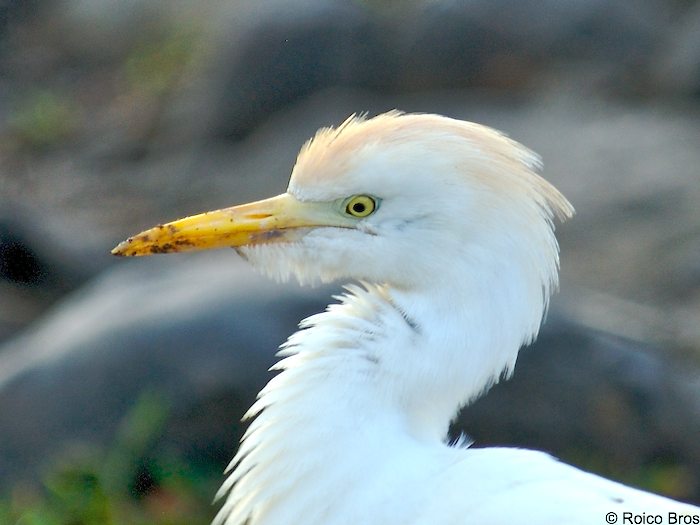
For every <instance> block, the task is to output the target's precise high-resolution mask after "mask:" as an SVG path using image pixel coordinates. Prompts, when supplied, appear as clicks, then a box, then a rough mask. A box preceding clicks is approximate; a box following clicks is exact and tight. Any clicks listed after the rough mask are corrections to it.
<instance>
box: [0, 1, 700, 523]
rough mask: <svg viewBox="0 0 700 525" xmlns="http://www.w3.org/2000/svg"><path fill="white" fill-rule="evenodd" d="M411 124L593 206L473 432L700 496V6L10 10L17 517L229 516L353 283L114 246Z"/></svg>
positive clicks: (3, 307)
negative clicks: (244, 439)
mask: <svg viewBox="0 0 700 525" xmlns="http://www.w3.org/2000/svg"><path fill="white" fill-rule="evenodd" d="M393 108H399V109H402V110H404V111H420V112H437V113H442V114H445V115H449V116H452V117H456V118H461V119H467V120H474V121H477V122H480V123H484V124H488V125H491V126H494V127H496V128H499V129H501V130H503V131H504V132H506V133H507V134H509V135H510V136H512V137H513V138H515V139H516V140H518V141H521V142H523V143H525V144H526V145H528V146H529V147H531V148H532V149H534V150H536V151H538V152H539V153H540V154H541V155H542V156H543V157H544V162H545V176H546V177H547V178H548V179H549V180H550V181H552V182H553V183H554V184H555V185H556V186H557V187H559V188H560V189H561V190H562V191H563V193H564V194H565V195H567V196H568V197H569V199H570V200H571V201H572V202H573V204H574V206H575V207H576V209H577V212H578V213H577V216H576V217H575V218H574V220H572V221H571V222H570V223H568V224H566V225H564V226H563V227H561V228H560V229H559V238H560V240H561V246H562V253H563V255H562V279H561V292H560V293H559V294H558V295H557V296H556V298H555V300H554V303H553V307H552V309H551V312H550V314H549V318H548V321H547V324H546V326H545V328H544V329H543V332H542V335H541V338H540V340H539V341H538V343H536V344H535V345H533V346H532V347H530V348H527V349H525V350H523V351H522V352H521V357H520V360H519V364H518V367H517V369H516V374H515V377H514V379H513V380H512V381H509V382H507V383H503V384H501V385H498V386H497V387H496V388H494V389H493V390H492V391H491V392H490V393H489V395H488V396H486V397H485V398H484V399H482V400H480V401H479V402H477V403H476V404H475V405H474V406H473V407H470V408H468V409H467V410H465V411H464V412H463V413H462V414H461V415H460V417H459V418H458V420H457V421H456V422H455V429H454V432H455V433H458V432H460V431H464V432H466V433H467V434H468V435H470V436H471V437H472V438H473V439H474V440H475V441H476V446H489V445H513V446H520V447H530V448H536V449H540V450H546V451H548V452H550V453H552V454H555V455H557V456H559V457H561V458H563V459H565V460H566V461H568V462H571V463H574V464H576V465H579V466H581V467H583V468H586V469H588V470H592V471H595V472H599V473H601V474H603V475H605V476H608V477H612V478H614V479H618V480H622V481H624V482H625V483H629V484H632V485H635V486H640V487H644V488H646V489H649V490H653V491H656V492H660V493H663V494H667V495H670V496H672V497H674V498H677V499H682V500H686V501H691V502H695V503H696V504H698V503H700V286H699V285H700V205H699V204H698V203H700V3H699V2H696V1H694V0H575V1H571V0H569V1H562V0H544V1H543V0H538V1H535V0H461V1H458V0H452V1H448V0H444V1H440V0H406V1H399V0H297V1H290V0H256V1H243V0H239V1H236V0H205V1H199V2H195V1H192V0H170V1H166V0H124V1H121V2H112V1H109V0H4V1H0V523H2V524H4V523H21V524H45V523H46V524H93V523H94V524H97V523H99V524H105V523H106V524H121V523H129V524H139V523H143V524H152V523H155V524H166V523H167V524H185V523H187V524H199V523H208V521H209V520H210V519H211V517H212V516H213V514H214V513H215V507H212V506H211V497H212V495H213V494H214V491H215V489H216V488H217V486H218V485H219V483H220V482H221V481H222V479H223V478H222V474H221V472H222V470H223V467H224V466H225V464H226V463H227V462H228V460H229V459H230V458H231V457H232V456H233V454H234V452H235V449H236V443H237V440H238V438H239V437H240V434H241V429H242V426H241V424H240V423H239V419H240V417H241V416H242V414H243V412H244V411H245V409H246V408H247V406H248V405H249V403H250V402H251V401H252V399H253V398H254V395H255V393H256V392H257V391H258V390H259V388H260V387H261V386H262V385H263V384H264V383H265V382H266V381H267V380H268V379H269V377H270V376H269V374H268V373H267V372H266V369H267V367H268V366H269V365H270V364H271V363H272V362H273V354H274V351H275V349H276V347H277V346H278V345H279V344H280V343H282V342H283V341H284V339H285V338H286V336H287V335H288V334H290V333H291V332H292V331H293V330H294V329H295V326H296V323H297V322H298V320H299V319H301V318H302V317H303V316H305V315H309V314H311V313H313V312H316V311H319V310H320V309H321V308H323V307H324V306H325V305H326V304H327V301H328V297H329V294H330V293H331V292H332V291H333V290H334V289H333V288H331V289H328V288H324V289H313V290H306V289H300V288H298V287H296V286H294V285H292V284H290V285H286V286H277V285H273V284H270V283H268V282H266V281H265V280H263V279H261V278H259V277H257V276H255V275H254V274H253V273H251V271H250V270H249V269H248V268H247V267H246V266H245V265H244V264H242V263H241V262H240V261H239V260H238V258H237V256H236V255H235V254H234V253H233V252H232V251H227V250H223V251H221V252H217V253H212V254H196V255H182V256H178V257H162V258H161V257H158V258H149V259H144V260H117V259H115V258H112V257H111V256H110V255H109V250H110V249H111V248H112V247H113V246H114V245H115V244H116V243H117V242H119V241H120V240H122V239H124V238H125V237H127V236H129V235H131V234H134V233H136V232H138V231H141V230H143V229H144V228H147V227H150V226H152V225H153V224H155V223H158V222H162V221H164V220H169V219H173V218H177V217H180V216H184V215H188V214H192V213H195V212H199V211H203V210H208V209H214V208H218V207H223V206H228V205H232V204H236V203H240V202H245V201H247V200H250V199H255V198H262V197H265V196H269V195H272V194H277V193H280V192H282V191H283V190H284V188H285V186H286V182H287V179H288V176H289V173H290V170H291V167H292V165H293V163H294V159H295V155H296V152H297V151H298V148H299V147H300V145H301V144H302V143H303V142H304V141H305V140H306V139H307V138H309V137H310V136H311V135H312V134H313V132H314V131H315V130H316V129H317V128H318V127H320V126H325V125H332V124H337V123H339V122H341V121H342V120H343V119H344V118H345V117H346V116H347V115H349V114H350V113H353V112H368V113H369V114H370V115H374V114H376V113H379V112H382V111H385V110H389V109H393Z"/></svg>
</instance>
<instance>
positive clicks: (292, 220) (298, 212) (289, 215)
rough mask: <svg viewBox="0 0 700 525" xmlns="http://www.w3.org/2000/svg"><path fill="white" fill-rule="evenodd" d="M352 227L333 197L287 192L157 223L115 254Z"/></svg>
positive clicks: (291, 237)
mask: <svg viewBox="0 0 700 525" xmlns="http://www.w3.org/2000/svg"><path fill="white" fill-rule="evenodd" d="M323 226H329V227H336V228H352V227H353V226H354V221H353V220H352V219H350V218H349V217H344V216H343V215H342V214H341V213H339V212H338V211H337V209H336V206H334V203H333V202H302V201H298V200H297V199H295V198H294V197H293V196H292V195H290V194H288V193H283V194H282V195H278V196H277V197H272V198H270V199H265V200H261V201H257V202H251V203H250V204H242V205H240V206H233V207H231V208H224V209H222V210H216V211H210V212H206V213H201V214H199V215H193V216H191V217H186V218H184V219H180V220H177V221H173V222H169V223H167V224H159V225H158V226H155V227H153V228H151V229H150V230H146V231H144V232H141V233H139V234H138V235H135V236H134V237H130V238H128V239H127V240H125V241H123V242H121V243H119V245H117V246H116V247H115V248H114V249H113V250H112V254H114V255H123V256H139V255H152V254H154V253H171V252H186V251H191V250H207V249H210V248H222V247H235V246H245V245H252V244H263V243H272V242H289V241H294V240H297V239H299V238H301V237H302V236H303V235H304V234H305V233H306V232H308V229H309V228H314V227H323Z"/></svg>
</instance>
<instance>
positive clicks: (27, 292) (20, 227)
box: [0, 202, 106, 340]
mask: <svg viewBox="0 0 700 525" xmlns="http://www.w3.org/2000/svg"><path fill="white" fill-rule="evenodd" d="M80 237H81V236H80V235H72V234H71V232H70V230H69V229H68V227H67V226H66V225H65V224H62V223H61V221H60V220H59V219H57V218H56V217H51V216H50V214H49V213H47V211H46V210H44V209H41V208H38V207H37V208H31V207H29V206H22V205H19V204H17V203H9V202H4V203H2V205H0V289H1V290H2V294H1V296H0V340H3V339H6V338H7V337H8V336H9V335H10V334H11V333H13V332H14V331H16V330H18V329H19V328H21V327H22V326H23V325H25V324H27V323H28V322H30V321H31V320H32V319H33V318H34V317H36V316H37V315H38V314H39V313H40V312H41V311H43V310H44V309H46V308H47V307H48V306H49V305H50V304H51V303H52V302H53V301H55V300H56V299H57V298H58V297H60V296H61V295H63V294H65V293H66V292H68V291H69V290H72V289H74V288H75V287H77V286H78V285H79V284H81V283H83V282H84V281H86V280H87V279H88V278H89V277H91V276H93V275H95V274H96V273H97V272H98V271H99V270H100V269H101V268H102V267H103V266H104V264H106V262H105V259H106V258H100V257H94V256H91V255H92V254H91V253H90V250H89V248H87V247H86V246H85V245H83V244H82V243H81V242H80Z"/></svg>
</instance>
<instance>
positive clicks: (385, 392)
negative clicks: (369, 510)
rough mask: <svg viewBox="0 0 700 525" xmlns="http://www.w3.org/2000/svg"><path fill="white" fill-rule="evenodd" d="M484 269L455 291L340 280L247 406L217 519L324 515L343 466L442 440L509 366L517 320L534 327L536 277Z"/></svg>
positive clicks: (337, 502)
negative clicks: (342, 288)
mask: <svg viewBox="0 0 700 525" xmlns="http://www.w3.org/2000/svg"><path fill="white" fill-rule="evenodd" d="M511 268H512V267H511ZM511 273H513V271H512V269H511ZM493 275H494V276H496V275H497V276H498V277H497V279H498V281H499V284H500V285H499V286H495V285H494V284H495V283H494V282H493V281H492V280H491V279H481V280H472V281H469V280H466V281H465V279H464V277H462V283H461V286H460V287H459V288H458V289H455V286H454V285H453V284H451V283H453V282H455V281H454V278H455V276H449V275H445V276H443V277H444V278H443V279H441V281H443V282H444V283H445V285H444V288H443V289H438V290H434V291H433V293H431V294H426V293H425V290H422V289H420V290H399V289H396V288H392V287H389V286H376V285H365V287H364V288H360V287H357V286H349V287H348V291H349V294H347V295H345V296H343V297H342V298H341V303H340V304H337V305H332V306H330V307H329V308H328V310H327V311H326V312H324V313H321V314H318V315H315V316H312V317H310V318H308V319H307V320H305V321H304V322H303V323H302V328H303V330H301V331H299V332H297V333H296V334H294V335H293V336H292V337H291V338H290V339H289V341H288V342H287V343H286V344H285V345H284V346H283V347H282V350H281V352H280V355H281V356H283V357H284V359H283V360H282V361H280V362H279V363H278V364H277V365H276V367H275V368H276V369H278V370H282V372H281V373H280V374H278V375H277V376H276V377H275V378H273V379H272V380H271V381H270V383H269V384H268V385H267V386H266V387H265V388H264V389H263V391H262V392H261V394H260V397H259V400H258V401H257V402H256V403H255V405H253V407H251V409H250V411H249V412H248V414H247V415H246V417H255V419H254V420H253V422H252V423H251V425H250V427H249V429H248V431H247V433H246V435H245V437H244V440H243V442H242V445H241V447H240V449H239V452H238V454H237V455H236V457H235V458H234V459H233V461H232V463H231V466H230V468H232V472H231V474H230V476H229V478H228V479H227V481H226V483H225V484H224V485H223V487H222V488H221V491H220V496H223V495H225V494H228V496H227V499H226V503H225V505H224V506H223V507H222V509H221V511H220V514H219V516H218V520H219V521H217V522H215V523H220V524H221V523H225V524H226V525H232V524H237V523H247V522H246V520H250V522H249V523H250V524H251V525H264V524H268V523H270V524H272V523H282V522H288V523H302V522H306V523H316V522H318V523H324V522H328V523H330V522H331V521H330V517H329V516H330V515H331V514H328V515H326V514H325V513H331V511H332V512H333V513H339V515H343V514H342V511H341V510H339V509H342V507H343V505H345V502H344V499H345V498H344V494H346V493H347V491H346V490H343V487H344V486H345V485H346V484H349V483H350V484H351V483H353V481H354V480H353V476H352V473H355V472H358V471H365V469H366V471H371V470H373V469H377V468H378V467H379V466H380V465H382V464H383V463H386V462H390V458H391V457H392V454H394V453H395V451H396V450H398V449H403V448H405V446H420V447H426V446H427V447H439V446H442V443H443V440H444V438H445V435H446V433H447V429H448V425H449V422H450V420H451V419H452V418H453V417H454V416H455V414H456V412H457V410H458V409H459V408H460V406H462V405H463V404H465V403H466V402H468V401H470V400H472V399H474V398H475V397H477V396H478V395H479V394H480V393H482V392H483V391H484V390H485V389H486V388H487V387H488V386H490V385H491V384H493V383H494V382H496V381H497V380H498V378H499V377H500V376H501V375H502V374H503V373H504V372H506V373H508V372H510V370H512V367H513V366H514V363H515V359H516V357H517V352H518V349H519V347H520V346H521V344H522V343H523V342H524V341H526V340H529V339H530V338H532V337H533V336H534V333H532V331H531V329H529V328H526V327H529V326H532V325H533V323H534V320H535V318H536V321H537V322H536V323H535V324H534V325H535V326H539V321H540V319H541V315H542V311H543V309H544V301H543V299H542V297H543V295H542V287H543V284H542V283H541V282H529V281H528V280H525V281H523V280H522V276H521V275H520V273H519V272H515V273H514V274H513V275H508V271H507V268H506V267H505V266H504V268H503V271H497V272H494V274H493ZM511 281H512V282H511ZM433 284H434V286H439V283H438V282H434V283H433ZM504 284H505V285H507V286H504ZM513 286H514V287H515V290H513V289H512V287H513ZM533 293H535V294H536V295H537V296H538V297H540V302H541V308H540V309H539V312H535V313H533V308H532V302H529V305H528V304H526V302H528V301H531V298H532V295H533ZM518 301H520V303H522V304H519V303H518ZM528 306H529V307H528ZM534 309H536V308H534ZM513 312H515V313H516V315H513ZM494 325H497V328H498V329H496V326H494ZM397 327H399V328H397ZM428 327H430V328H429V329H428ZM535 330H536V328H535ZM347 490H352V491H354V492H357V487H356V486H355V485H352V486H348V487H347ZM347 515H352V513H351V512H350V514H347Z"/></svg>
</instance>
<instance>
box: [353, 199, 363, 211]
mask: <svg viewBox="0 0 700 525" xmlns="http://www.w3.org/2000/svg"><path fill="white" fill-rule="evenodd" d="M352 211H354V212H355V213H364V212H365V205H364V204H362V203H361V202H356V203H355V204H353V205H352Z"/></svg>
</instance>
